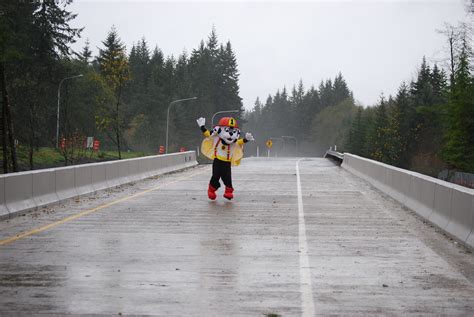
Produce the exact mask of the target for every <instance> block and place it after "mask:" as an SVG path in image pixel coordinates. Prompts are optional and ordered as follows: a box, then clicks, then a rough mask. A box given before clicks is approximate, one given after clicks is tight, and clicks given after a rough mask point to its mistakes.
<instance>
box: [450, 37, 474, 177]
mask: <svg viewBox="0 0 474 317" xmlns="http://www.w3.org/2000/svg"><path fill="white" fill-rule="evenodd" d="M470 56H472V49H471V47H470V45H469V43H468V40H467V37H466V36H465V37H464V38H463V42H462V48H461V53H460V56H459V62H458V65H457V68H456V73H455V78H456V81H455V85H454V88H453V92H452V94H451V96H450V104H449V121H448V123H449V125H448V131H447V135H446V145H445V148H444V153H443V154H444V158H445V160H446V161H447V162H448V163H449V164H450V165H451V166H452V167H453V168H456V169H459V170H461V171H463V172H470V173H473V172H474V82H473V77H472V75H471V73H470V64H471V61H470Z"/></svg>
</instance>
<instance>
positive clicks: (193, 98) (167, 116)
mask: <svg viewBox="0 0 474 317" xmlns="http://www.w3.org/2000/svg"><path fill="white" fill-rule="evenodd" d="M196 99H197V97H192V98H186V99H178V100H173V101H171V102H170V104H169V106H168V114H167V115H166V151H165V153H166V154H168V127H169V119H170V109H171V106H172V105H174V104H176V103H178V102H182V101H188V100H196Z"/></svg>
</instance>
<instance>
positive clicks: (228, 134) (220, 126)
mask: <svg viewBox="0 0 474 317" xmlns="http://www.w3.org/2000/svg"><path fill="white" fill-rule="evenodd" d="M212 132H213V133H212V134H215V135H218V136H219V138H220V139H221V140H222V141H224V142H225V143H226V144H232V143H235V142H237V140H238V139H239V137H240V129H239V126H238V125H237V120H235V119H234V118H232V117H224V118H221V119H220V120H219V122H218V123H217V125H216V126H215V127H214V129H213V131H212Z"/></svg>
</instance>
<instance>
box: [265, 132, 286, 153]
mask: <svg viewBox="0 0 474 317" xmlns="http://www.w3.org/2000/svg"><path fill="white" fill-rule="evenodd" d="M270 140H278V141H280V142H281V143H282V144H283V149H281V150H280V151H282V150H284V149H285V140H283V138H279V137H276V136H271V137H270ZM276 155H277V153H276V151H275V157H276ZM268 156H269V157H270V151H269V155H268Z"/></svg>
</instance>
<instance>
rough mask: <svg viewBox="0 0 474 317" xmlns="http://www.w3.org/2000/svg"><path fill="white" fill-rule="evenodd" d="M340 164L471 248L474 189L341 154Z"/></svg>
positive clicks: (473, 244) (472, 245) (473, 242)
mask: <svg viewBox="0 0 474 317" xmlns="http://www.w3.org/2000/svg"><path fill="white" fill-rule="evenodd" d="M342 167H343V168H345V169H347V170H348V171H350V172H352V173H353V174H355V175H357V176H359V177H361V178H363V179H365V180H367V181H368V182H369V183H371V184H372V185H373V186H374V187H376V188H378V189H379V190H381V191H382V192H384V193H386V194H387V195H389V196H391V197H392V198H394V199H395V200H397V201H399V202H400V203H402V204H403V205H405V206H406V207H408V208H410V209H412V210H413V211H415V212H416V213H417V214H418V215H420V216H421V217H423V218H425V219H427V220H428V221H430V222H431V223H433V224H435V225H436V226H438V227H439V228H441V229H442V230H444V231H445V232H446V233H448V234H449V235H451V236H454V237H455V238H457V239H458V240H460V241H461V242H463V243H465V244H466V245H468V246H470V247H474V190H473V189H469V188H465V187H462V186H459V185H455V184H452V183H448V182H445V181H442V180H439V179H436V178H433V177H429V176H426V175H422V174H419V173H416V172H411V171H408V170H404V169H401V168H397V167H393V166H390V165H387V164H383V163H380V162H377V161H373V160H369V159H366V158H363V157H360V156H357V155H353V154H349V153H344V160H343V163H342Z"/></svg>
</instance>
